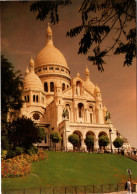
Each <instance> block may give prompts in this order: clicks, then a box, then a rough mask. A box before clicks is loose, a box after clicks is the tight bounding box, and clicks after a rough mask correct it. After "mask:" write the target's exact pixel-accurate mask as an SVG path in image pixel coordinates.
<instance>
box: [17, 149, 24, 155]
mask: <svg viewBox="0 0 137 194" xmlns="http://www.w3.org/2000/svg"><path fill="white" fill-rule="evenodd" d="M15 153H16V156H17V155H21V154H23V153H24V149H23V148H22V147H16V148H15Z"/></svg>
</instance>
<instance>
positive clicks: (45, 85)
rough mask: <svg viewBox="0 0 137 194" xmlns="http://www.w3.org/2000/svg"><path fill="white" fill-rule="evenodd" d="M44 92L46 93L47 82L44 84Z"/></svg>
mask: <svg viewBox="0 0 137 194" xmlns="http://www.w3.org/2000/svg"><path fill="white" fill-rule="evenodd" d="M44 91H45V92H48V83H47V82H45V83H44Z"/></svg>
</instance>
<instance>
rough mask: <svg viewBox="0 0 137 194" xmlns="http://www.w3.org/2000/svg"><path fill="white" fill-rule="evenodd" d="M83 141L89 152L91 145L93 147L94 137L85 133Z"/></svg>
mask: <svg viewBox="0 0 137 194" xmlns="http://www.w3.org/2000/svg"><path fill="white" fill-rule="evenodd" d="M84 142H85V144H86V146H87V148H88V149H89V152H90V149H91V147H92V149H93V146H94V137H93V136H92V135H87V136H86V139H85V140H84Z"/></svg>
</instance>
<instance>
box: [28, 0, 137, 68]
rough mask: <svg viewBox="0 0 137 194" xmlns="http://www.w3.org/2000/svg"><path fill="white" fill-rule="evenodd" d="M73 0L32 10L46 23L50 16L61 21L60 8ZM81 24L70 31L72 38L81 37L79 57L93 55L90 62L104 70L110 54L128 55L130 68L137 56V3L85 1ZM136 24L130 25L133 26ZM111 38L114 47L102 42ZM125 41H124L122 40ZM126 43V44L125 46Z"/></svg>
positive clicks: (39, 4)
mask: <svg viewBox="0 0 137 194" xmlns="http://www.w3.org/2000/svg"><path fill="white" fill-rule="evenodd" d="M72 3H73V1H72V0H60V1H45V2H43V1H37V2H35V3H32V4H31V6H30V11H33V12H35V13H36V19H37V20H38V19H39V20H42V21H43V20H44V19H45V18H46V17H47V16H50V22H51V23H53V24H56V23H58V22H59V21H60V18H59V10H61V9H59V8H60V7H61V8H63V7H65V6H68V5H70V4H72ZM78 12H79V14H80V16H81V24H80V25H79V26H76V27H74V28H72V29H70V30H69V31H68V32H67V34H66V35H67V36H69V37H71V38H73V37H76V36H78V35H79V34H80V33H81V34H82V36H83V37H82V38H81V40H80V42H79V45H80V46H79V50H78V54H84V55H86V54H87V53H88V52H89V51H91V50H90V49H91V48H92V49H93V52H91V53H90V56H88V60H89V61H92V62H93V65H96V66H97V68H98V70H99V71H104V67H103V65H104V64H105V63H106V62H105V61H104V58H105V57H106V56H108V54H109V53H110V51H111V52H113V54H125V61H124V66H125V65H127V66H130V65H131V64H132V62H133V59H134V58H135V56H136V28H135V27H136V3H135V0H130V1H129V0H119V1H117V0H103V1H100V0H96V1H95V0H82V3H81V4H80V8H79V10H78ZM131 23H132V24H133V25H131V26H130V24H131ZM109 36H110V37H112V38H111V39H112V40H113V41H112V43H111V45H110V41H109V45H108V46H105V48H104V45H103V43H104V42H105V41H106V39H107V37H109ZM122 39H123V41H121V40H122ZM124 42H125V43H124Z"/></svg>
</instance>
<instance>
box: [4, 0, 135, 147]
mask: <svg viewBox="0 0 137 194" xmlns="http://www.w3.org/2000/svg"><path fill="white" fill-rule="evenodd" d="M78 2H79V1H74V4H73V5H71V6H70V7H68V8H65V9H62V10H61V16H62V17H61V22H60V23H59V24H58V25H55V26H53V25H52V26H51V28H52V30H53V42H54V46H55V47H56V48H58V49H59V50H60V51H61V52H62V53H63V55H64V56H65V58H66V61H67V63H68V66H69V68H70V71H71V77H72V78H73V77H75V76H76V74H77V72H79V73H80V75H81V76H82V77H83V78H84V76H85V75H84V72H85V67H86V65H87V66H88V68H89V70H90V78H91V81H92V82H93V83H94V84H96V83H97V85H98V86H99V87H100V89H101V93H102V99H103V104H104V105H105V106H106V107H107V109H108V111H110V113H111V116H112V118H111V121H112V123H113V125H114V127H115V128H116V129H117V130H119V132H120V133H121V134H122V135H123V136H124V137H126V138H128V140H129V142H130V143H131V145H132V146H136V147H137V129H136V61H135V60H134V62H133V65H132V66H131V67H123V61H124V58H123V56H119V55H118V56H113V55H112V54H111V55H110V56H109V57H108V58H106V65H105V66H104V68H105V71H104V72H103V73H101V72H99V71H98V70H97V67H96V66H93V65H92V62H89V61H88V60H87V56H88V55H78V54H77V53H78V46H79V45H78V43H79V40H80V37H81V36H78V37H77V38H68V37H66V32H67V30H69V29H70V28H73V27H75V26H76V25H77V24H78V23H80V20H79V18H80V15H78V14H77V13H76V10H78V7H79V5H78ZM2 4H3V5H2V20H1V22H2V32H1V38H2V43H1V47H2V54H4V55H5V57H6V58H8V59H9V61H10V62H11V63H13V64H14V66H15V68H16V70H18V69H19V70H21V72H22V74H24V72H25V69H26V67H27V65H28V64H29V59H30V57H31V56H32V57H33V58H34V59H35V57H36V55H37V54H38V52H39V51H40V50H41V49H42V48H43V47H44V45H45V43H46V28H47V23H48V22H49V19H46V20H45V21H44V22H41V21H36V19H35V15H34V13H31V12H30V11H29V3H27V4H22V3H20V2H2ZM111 41H112V37H109V39H108V40H107V41H106V43H105V44H109V42H110V43H111ZM89 55H90V53H89Z"/></svg>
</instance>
